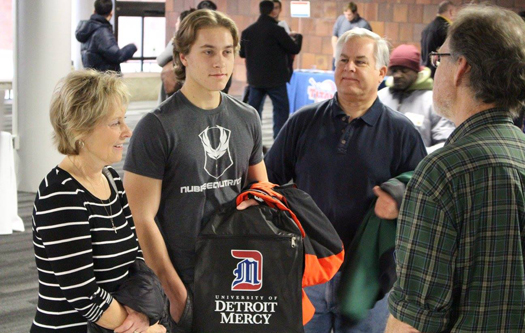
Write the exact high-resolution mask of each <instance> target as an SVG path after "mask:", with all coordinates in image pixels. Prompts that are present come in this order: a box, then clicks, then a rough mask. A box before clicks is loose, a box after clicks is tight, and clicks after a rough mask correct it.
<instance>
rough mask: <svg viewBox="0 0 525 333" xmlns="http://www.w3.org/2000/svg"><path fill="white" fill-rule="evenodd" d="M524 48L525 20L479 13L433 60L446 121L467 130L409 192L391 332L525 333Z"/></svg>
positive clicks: (489, 9) (426, 166) (452, 33)
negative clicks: (519, 117)
mask: <svg viewBox="0 0 525 333" xmlns="http://www.w3.org/2000/svg"><path fill="white" fill-rule="evenodd" d="M523 45H525V23H524V22H523V20H522V19H521V18H520V17H519V16H518V15H517V14H515V13H513V12H511V11H509V10H506V9H502V8H499V7H494V6H469V7H467V8H465V9H463V10H462V11H460V13H459V16H458V18H457V20H456V21H455V22H454V23H453V24H452V26H451V27H450V29H449V32H448V37H447V39H446V41H445V43H444V44H443V46H442V47H441V49H440V50H439V51H438V52H436V53H433V54H432V56H431V59H432V62H433V63H434V64H435V65H436V66H437V70H436V76H435V82H434V97H433V98H434V107H435V110H436V112H438V114H441V115H442V116H444V117H446V118H448V119H450V120H452V121H453V122H454V123H455V125H456V126H457V128H456V129H455V130H454V132H453V133H452V134H451V136H450V137H449V139H448V140H447V142H446V144H445V147H444V148H442V149H440V150H438V151H436V152H435V153H434V154H432V155H429V156H428V157H427V158H425V159H424V160H423V161H422V162H421V163H420V164H419V166H418V167H417V169H416V171H415V173H414V176H413V178H412V180H411V182H410V183H409V184H408V186H407V190H406V193H405V197H404V199H403V204H402V205H401V210H400V213H399V218H398V226H397V231H398V235H397V242H396V258H397V276H398V280H397V281H396V283H395V285H394V287H393V290H392V292H391V294H390V298H389V309H390V313H391V314H392V316H391V317H390V319H389V323H388V326H387V332H390V333H392V332H417V331H421V332H451V331H452V332H484V333H487V332H489V333H490V332H523V331H525V320H524V317H525V310H524V309H525V251H524V248H525V236H524V230H525V135H524V134H523V133H522V132H521V131H520V129H518V128H517V127H516V126H514V125H513V123H512V117H513V116H514V115H516V113H517V112H519V110H520V109H521V107H522V106H523V105H524V104H525V48H524V47H523Z"/></svg>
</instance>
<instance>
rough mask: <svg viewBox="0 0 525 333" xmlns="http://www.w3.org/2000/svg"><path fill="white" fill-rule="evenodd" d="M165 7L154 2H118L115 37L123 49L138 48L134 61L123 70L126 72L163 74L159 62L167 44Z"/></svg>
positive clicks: (130, 61)
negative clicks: (129, 45) (131, 46)
mask: <svg viewBox="0 0 525 333" xmlns="http://www.w3.org/2000/svg"><path fill="white" fill-rule="evenodd" d="M164 7H165V3H164V2H158V1H156V2H153V1H117V3H116V6H115V34H116V36H117V41H118V44H119V46H120V47H123V46H125V45H127V44H129V43H134V44H135V45H136V46H137V49H138V50H137V52H136V53H135V54H134V55H133V58H132V59H130V60H128V61H127V62H125V63H122V64H121V65H120V66H121V68H122V72H124V73H132V72H160V71H161V70H162V68H161V67H159V66H158V65H157V62H156V61H155V59H156V57H157V55H158V54H159V53H161V52H162V51H163V50H164V48H165V47H166V45H165V40H166V18H165V17H164V16H165V9H164Z"/></svg>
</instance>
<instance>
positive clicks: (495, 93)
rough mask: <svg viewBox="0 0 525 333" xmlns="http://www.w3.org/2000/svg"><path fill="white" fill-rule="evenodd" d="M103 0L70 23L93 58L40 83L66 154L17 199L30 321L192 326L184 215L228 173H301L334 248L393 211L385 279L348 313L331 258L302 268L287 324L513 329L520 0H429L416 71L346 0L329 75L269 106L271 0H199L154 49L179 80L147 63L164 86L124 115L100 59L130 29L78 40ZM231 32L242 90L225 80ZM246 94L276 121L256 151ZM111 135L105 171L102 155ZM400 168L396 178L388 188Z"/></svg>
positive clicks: (221, 201) (214, 203)
mask: <svg viewBox="0 0 525 333" xmlns="http://www.w3.org/2000/svg"><path fill="white" fill-rule="evenodd" d="M109 4H111V1H109V0H108V1H107V0H96V1H95V14H94V15H93V16H92V18H91V20H94V21H96V22H99V23H89V24H88V23H85V22H83V23H81V24H80V25H79V28H78V30H77V36H87V37H86V38H88V39H87V41H85V45H84V44H83V46H82V55H83V59H85V60H84V63H85V64H96V63H101V60H100V58H103V59H106V60H105V61H106V62H109V63H110V64H111V65H110V67H108V65H105V67H104V68H102V71H97V70H95V69H87V70H82V71H74V72H72V73H70V74H69V75H68V76H67V77H65V78H64V79H63V80H62V81H61V82H60V83H59V85H58V86H57V87H56V89H55V92H54V94H53V97H52V103H51V107H50V119H51V123H52V125H53V129H54V139H55V144H56V147H57V149H58V151H59V152H60V153H62V154H63V155H65V157H64V158H63V160H62V161H61V162H60V163H59V164H58V165H57V166H56V167H55V168H53V169H52V170H51V171H50V172H49V174H48V175H47V176H46V177H45V178H44V179H43V181H42V183H41V184H40V187H39V189H38V192H37V195H36V199H35V203H34V210H33V220H32V224H33V243H34V250H35V258H36V266H37V269H38V279H39V295H38V305H37V311H36V315H35V319H34V321H33V325H32V327H31V332H111V331H114V332H126V333H137V332H149V333H155V332H184V333H186V332H192V323H194V322H195V321H199V320H207V318H194V317H193V311H192V307H193V304H192V294H193V291H194V268H195V260H196V258H195V244H196V239H197V237H198V235H199V232H200V230H201V229H202V227H203V224H204V223H205V221H206V219H207V218H208V217H209V216H210V215H211V214H213V212H215V211H216V210H217V209H219V208H220V207H221V206H223V205H226V204H228V203H231V202H233V201H234V200H235V199H236V197H237V195H238V194H239V193H240V192H241V191H242V189H243V187H244V186H245V185H247V184H249V183H253V182H268V181H270V182H273V183H275V184H286V183H288V182H290V181H293V182H294V183H295V184H296V185H297V186H298V187H299V188H300V189H302V190H303V191H305V192H307V193H309V194H310V195H311V197H312V198H313V200H314V201H315V203H316V204H317V206H318V207H319V208H320V209H321V211H322V212H323V213H324V214H325V215H326V217H327V218H328V219H329V221H330V222H331V224H332V225H333V227H334V228H335V230H336V231H337V234H338V236H339V238H340V240H341V242H342V244H343V245H344V247H345V249H349V248H353V245H352V244H353V242H355V241H356V238H358V235H359V234H360V230H361V228H362V226H363V223H364V222H363V221H364V220H365V219H366V218H367V217H366V216H368V215H367V214H368V211H369V210H370V211H372V213H373V214H375V216H376V217H377V218H379V219H380V220H381V221H382V222H381V223H389V224H391V223H396V221H397V231H396V232H395V234H394V235H389V237H391V238H392V239H395V251H394V249H393V251H394V252H395V254H392V253H391V252H390V258H387V260H390V261H392V262H393V266H395V267H393V268H385V269H387V270H388V269H391V270H394V273H393V274H394V275H397V279H396V280H395V283H393V287H392V288H391V289H390V290H389V291H387V292H386V293H383V294H381V296H378V297H377V299H376V298H375V297H374V298H373V299H372V300H371V303H372V306H371V307H370V308H369V309H368V308H367V309H365V310H366V311H365V315H364V317H363V318H361V319H360V320H358V321H357V322H349V321H348V320H346V319H345V317H344V315H343V314H342V313H341V311H340V303H339V302H340V299H339V297H338V296H339V295H338V293H339V290H340V285H341V284H342V283H343V281H344V280H345V279H346V278H347V277H345V275H344V274H343V272H344V271H340V272H339V273H337V274H336V275H335V277H334V278H333V279H331V280H330V281H328V282H327V283H325V284H320V285H315V286H312V287H308V288H305V292H306V295H307V296H308V297H309V299H310V300H311V302H312V304H313V305H314V307H315V315H314V316H313V318H312V319H311V320H310V321H309V322H308V323H306V325H304V331H305V332H307V333H329V332H334V333H349V332H371V333H374V332H385V330H386V332H389V333H398V332H522V331H524V330H525V266H524V265H525V250H524V249H525V234H524V233H525V134H524V133H523V132H522V129H521V128H518V127H517V126H515V125H514V122H513V120H514V119H515V118H516V117H517V116H518V115H519V114H520V113H522V110H523V108H524V106H525V47H524V45H525V22H524V21H523V20H522V19H521V18H520V16H518V15H517V14H516V13H514V12H512V11H509V10H507V9H503V8H500V7H497V6H489V5H469V6H466V7H465V8H462V9H461V10H459V11H457V13H456V7H455V6H453V4H452V3H450V2H448V1H446V2H444V3H442V5H440V7H439V11H440V13H439V17H438V18H441V17H443V18H444V19H445V21H447V24H450V26H449V27H447V32H446V34H445V38H444V40H443V42H442V44H441V45H440V46H438V47H437V48H435V49H431V50H430V51H428V50H427V51H424V50H423V49H422V52H421V53H422V54H423V60H426V58H427V54H428V58H429V61H430V62H429V64H430V66H432V67H433V68H434V70H435V74H434V79H432V74H431V73H432V72H431V71H432V70H431V68H429V67H425V66H424V64H425V63H424V62H423V64H422V63H421V55H420V52H419V51H418V49H417V48H416V47H414V46H410V45H400V46H398V47H397V48H396V49H394V50H393V51H392V52H390V50H389V45H388V43H387V41H386V40H385V39H384V38H382V37H381V36H379V35H377V34H376V33H374V32H372V31H371V29H370V25H369V24H368V23H367V22H366V21H365V20H364V19H363V18H361V17H360V16H359V14H357V8H356V7H355V4H349V6H348V8H347V7H345V13H344V14H345V16H343V19H341V18H339V19H338V20H337V22H336V26H334V37H335V42H334V43H333V46H334V68H335V71H334V78H335V84H336V87H337V93H336V94H335V95H334V97H333V98H332V99H329V100H326V101H323V102H319V103H314V104H311V105H308V106H306V107H304V108H302V109H301V110H299V111H297V112H295V113H294V114H293V115H292V116H290V117H289V119H288V116H289V115H288V107H286V112H284V111H282V110H280V108H282V107H283V104H285V103H284V101H285V100H286V101H287V97H285V95H286V87H285V84H286V82H287V80H288V79H289V74H290V71H289V68H290V64H291V63H290V62H291V61H293V55H294V54H297V53H299V51H300V49H301V37H300V36H299V35H298V34H295V33H294V32H293V31H287V30H286V28H285V27H283V24H280V23H279V21H278V17H279V13H280V10H281V3H280V2H279V1H262V2H261V3H260V13H261V15H260V17H259V18H258V19H257V22H255V23H254V24H253V25H251V26H249V27H248V28H247V29H245V30H244V31H242V32H241V33H240V32H239V31H238V29H237V27H236V25H235V23H234V22H233V21H232V20H231V19H230V18H229V17H227V16H226V15H225V14H223V13H221V12H220V11H219V10H217V8H216V6H215V4H214V3H213V2H211V1H203V4H202V7H204V8H203V9H195V10H191V9H190V10H188V12H186V13H185V14H184V16H183V17H182V19H181V20H180V22H179V24H178V26H177V30H176V32H175V36H174V38H173V40H172V42H171V43H170V45H169V47H170V48H171V49H172V53H173V54H172V56H171V59H167V61H166V59H164V60H163V63H164V65H167V64H168V63H170V62H172V64H170V65H169V66H170V67H172V68H173V76H174V79H172V81H173V82H179V86H178V88H177V89H175V90H174V91H173V92H171V93H168V91H167V90H166V88H167V87H166V82H165V81H163V83H164V89H165V92H166V93H167V94H166V96H164V98H165V100H164V101H163V102H162V103H160V105H159V106H158V107H157V108H156V109H155V110H153V111H152V112H149V113H148V114H146V115H145V116H144V117H143V118H142V119H141V120H140V121H139V123H138V124H137V126H136V128H135V130H134V133H133V135H132V132H131V130H130V129H129V127H128V126H127V125H126V123H125V113H126V106H127V103H128V99H129V93H128V91H127V89H126V87H125V85H124V84H123V82H122V80H121V78H120V77H119V74H118V63H119V61H120V60H122V59H124V58H126V57H128V56H130V54H132V53H133V52H131V51H132V49H133V47H132V46H129V47H128V46H127V47H126V48H124V49H122V50H119V49H118V46H117V47H116V49H115V48H114V47H113V46H108V49H110V50H111V51H112V53H111V56H109V57H108V58H105V57H104V56H103V55H100V54H98V55H95V54H97V52H96V51H94V50H95V48H96V47H95V46H94V45H96V44H97V43H101V44H100V45H105V46H107V45H108V43H112V42H114V37H111V36H110V35H108V31H106V30H108V27H107V24H105V23H104V22H102V23H100V22H101V20H102V19H104V20H106V21H107V19H108V17H110V16H111V13H112V7H111V6H110V5H109ZM446 13H448V14H446ZM447 15H450V17H449V16H447ZM447 17H448V18H449V19H452V18H453V19H454V20H453V22H448V21H449V20H446V18H447ZM91 20H90V21H91ZM344 20H347V21H344ZM436 20H437V19H436ZM340 21H342V22H340ZM450 21H451V20H450ZM432 24H434V23H432ZM436 24H437V23H436ZM285 26H287V25H285ZM344 26H346V27H349V29H348V30H347V31H342V30H344V29H343V28H342V27H344ZM439 29H441V28H437V27H434V28H431V29H430V28H429V29H427V30H425V32H424V33H423V35H425V36H426V34H427V33H429V32H428V31H438V30H439ZM336 33H337V35H336ZM88 35H91V36H92V37H91V39H89V36H88ZM112 38H113V39H112ZM425 38H426V37H424V38H423V39H424V40H427V39H425ZM96 39H102V40H103V41H102V42H100V41H99V42H96V41H95V40H96ZM432 43H434V42H432ZM115 44H116V43H115ZM428 44H431V43H430V42H427V43H426V44H425V45H428ZM269 48H272V52H271V54H268V53H269V52H267V51H265V50H267V49H269ZM239 50H240V56H241V57H244V58H246V65H247V71H248V85H249V88H248V95H249V96H248V103H243V102H241V101H239V100H237V99H236V98H234V97H232V96H230V95H228V94H227V93H226V92H224V89H225V88H226V87H227V85H228V82H229V81H230V80H231V75H232V72H233V68H234V60H235V57H236V55H237V53H238V52H239ZM105 51H108V50H105ZM108 52H109V51H108ZM276 57H279V59H282V60H283V61H279V60H276ZM167 58H169V57H167ZM115 59H117V60H118V61H117V60H115ZM89 67H91V66H89ZM93 67H95V66H94V65H93ZM107 69H111V70H113V71H106V70H107ZM271 70H275V71H278V75H277V74H276V73H277V72H276V73H273V72H271ZM168 72H169V71H168ZM388 73H390V74H391V75H390V78H389V79H387V81H386V87H385V88H383V89H381V90H378V87H379V85H380V84H381V83H382V82H383V81H384V80H385V77H386V76H387V74H388ZM270 83H271V84H270ZM265 95H268V96H269V97H270V98H271V99H272V102H273V105H274V118H276V123H275V124H274V137H275V142H274V144H273V146H272V147H271V148H270V149H269V151H267V152H266V153H265V154H263V145H262V130H261V122H260V115H261V111H262V107H261V104H262V101H263V100H264V97H265ZM127 139H130V144H129V148H128V151H127V154H126V160H125V164H124V175H123V179H122V178H121V176H120V175H119V174H118V173H117V172H116V171H115V170H114V169H112V168H111V166H110V165H111V164H113V163H116V162H118V161H120V160H121V159H122V154H123V149H124V145H123V144H124V142H125V141H126V140H127ZM427 154H429V155H427ZM400 175H405V176H406V177H408V179H410V181H409V182H408V184H407V185H406V186H405V185H404V184H401V183H396V185H395V186H394V187H395V188H394V189H393V186H392V184H393V182H392V179H395V178H396V177H399V176H400ZM256 204H257V201H256V200H254V199H250V200H247V201H243V202H242V203H241V204H239V205H238V206H237V209H239V210H243V209H250V206H252V205H256ZM393 220H395V221H393ZM351 256H352V253H347V257H346V259H345V260H347V259H348V258H349V257H351ZM392 258H395V260H392ZM383 259H384V258H373V259H371V260H376V261H380V260H381V261H383ZM377 278H378V279H379V277H377ZM135 288H138V289H135ZM137 290H140V291H141V292H136V291H137ZM144 290H146V291H144ZM154 291H157V292H154ZM297 311H301V309H300V308H298V309H297ZM246 331H247V332H249V329H247V330H246Z"/></svg>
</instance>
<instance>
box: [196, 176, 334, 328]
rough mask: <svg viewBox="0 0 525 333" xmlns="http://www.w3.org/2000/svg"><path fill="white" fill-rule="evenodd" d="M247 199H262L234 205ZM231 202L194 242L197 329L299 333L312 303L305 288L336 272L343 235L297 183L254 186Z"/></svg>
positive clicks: (308, 318)
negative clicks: (242, 207) (242, 206)
mask: <svg viewBox="0 0 525 333" xmlns="http://www.w3.org/2000/svg"><path fill="white" fill-rule="evenodd" d="M248 198H254V199H256V200H257V201H259V202H260V203H261V204H260V205H257V206H252V207H249V208H247V209H245V210H242V211H239V210H237V209H236V206H235V204H239V203H240V202H242V201H243V200H246V199H248ZM235 204H233V203H232V204H230V205H225V206H223V207H222V208H221V209H219V211H218V212H216V213H215V214H214V215H213V216H212V217H211V218H210V220H209V221H208V222H207V224H206V225H205V227H204V229H203V230H202V231H201V233H200V235H199V237H198V239H197V243H196V266H195V280H194V281H195V284H194V286H195V287H194V322H193V325H194V331H195V332H198V333H210V332H213V333H215V332H217V333H220V332H224V333H226V332H227V333H236V332H239V333H240V332H242V333H246V332H250V333H257V332H264V333H267V332H272V333H281V332H282V333H295V332H304V329H303V325H304V324H305V323H306V322H308V320H310V319H311V317H312V316H313V312H314V308H313V306H312V304H311V302H310V301H309V300H308V298H307V297H306V294H305V293H304V291H303V290H302V287H305V286H310V285H313V284H317V283H322V282H326V281H327V280H329V279H330V278H331V277H332V276H333V275H334V274H335V273H336V272H337V271H338V269H339V267H340V265H341V263H342V260H343V256H344V251H343V247H342V243H341V240H340V239H339V237H338V236H337V233H336V232H335V230H334V229H333V227H332V225H331V223H330V221H328V219H327V218H326V216H324V214H322V212H321V211H320V210H319V208H318V207H317V206H316V205H315V203H314V202H313V200H312V199H311V198H310V196H309V195H307V194H306V193H305V192H303V191H301V190H298V189H297V188H295V186H285V187H278V186H277V185H274V184H271V183H267V182H266V183H264V182H262V183H256V184H253V185H252V186H251V187H250V189H248V190H246V191H244V192H242V193H241V194H239V196H238V197H237V202H236V203H235ZM292 210H293V211H292ZM299 221H301V222H299ZM307 234H310V235H314V236H313V239H311V238H310V237H308V236H307Z"/></svg>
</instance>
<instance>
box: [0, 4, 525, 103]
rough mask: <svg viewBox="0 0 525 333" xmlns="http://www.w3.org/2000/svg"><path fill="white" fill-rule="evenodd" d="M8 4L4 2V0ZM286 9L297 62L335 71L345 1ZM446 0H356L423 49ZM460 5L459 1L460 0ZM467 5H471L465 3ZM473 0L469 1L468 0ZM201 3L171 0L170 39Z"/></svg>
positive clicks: (363, 11)
mask: <svg viewBox="0 0 525 333" xmlns="http://www.w3.org/2000/svg"><path fill="white" fill-rule="evenodd" d="M0 1H5V0H0ZM214 1H215V3H216V4H217V6H218V8H219V10H220V11H222V12H224V13H226V14H227V15H229V16H230V17H231V18H232V19H233V20H234V21H235V22H236V23H237V27H238V28H239V31H242V30H244V29H245V28H246V27H247V26H248V25H250V24H252V23H253V22H255V21H256V20H257V17H258V16H259V2H260V1H259V0H214ZM281 1H282V3H283V11H282V12H281V16H280V19H281V20H285V21H286V22H288V24H289V25H290V28H291V29H292V30H294V31H297V32H300V33H302V34H303V37H304V39H303V48H302V51H301V53H300V55H299V56H298V57H297V58H296V62H295V66H296V68H317V69H324V70H328V69H331V63H332V46H331V42H330V39H331V35H332V27H333V24H334V22H335V20H336V18H337V17H338V16H339V15H340V14H342V8H343V6H344V5H345V4H346V3H348V2H349V1H348V0H345V1H324V0H311V1H310V9H311V17H310V18H302V19H298V18H291V17H290V1H289V0H281ZM441 1H442V0H357V1H356V0H354V2H355V3H356V4H357V6H358V12H359V13H360V15H361V16H362V17H364V18H365V19H366V20H368V21H369V22H370V25H371V26H372V29H373V31H374V32H376V33H378V34H379V35H381V36H385V37H387V38H388V39H389V41H390V43H391V44H392V46H393V47H396V46H398V45H400V44H405V43H407V44H414V45H416V46H418V47H419V41H420V38H421V31H422V30H423V29H424V27H425V26H426V25H427V24H428V23H430V22H431V21H432V20H433V19H434V17H435V16H436V13H437V6H438V4H439V3H440V2H441ZM455 2H456V3H460V1H458V0H456V1H455ZM464 2H466V1H464ZM469 2H470V1H469ZM198 3H199V1H198V0H166V17H167V20H166V22H167V23H166V25H167V27H166V29H167V32H166V36H168V37H169V36H173V30H174V27H175V22H176V20H177V17H178V15H179V14H180V12H182V11H183V10H185V9H188V8H190V7H196V6H197V4H198ZM492 3H494V4H497V5H499V6H502V7H505V8H508V9H511V10H514V11H516V12H518V11H522V10H525V0H493V1H492ZM233 78H234V82H233V85H232V88H231V91H230V92H231V93H232V94H234V95H240V94H241V92H242V88H243V87H244V86H245V84H246V83H245V81H246V68H245V65H244V60H243V59H241V58H238V59H236V61H235V68H234V72H233Z"/></svg>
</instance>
